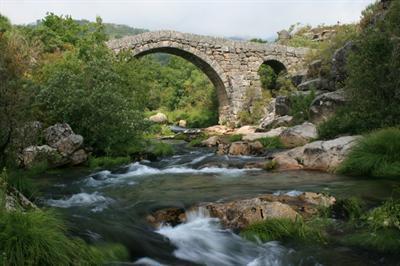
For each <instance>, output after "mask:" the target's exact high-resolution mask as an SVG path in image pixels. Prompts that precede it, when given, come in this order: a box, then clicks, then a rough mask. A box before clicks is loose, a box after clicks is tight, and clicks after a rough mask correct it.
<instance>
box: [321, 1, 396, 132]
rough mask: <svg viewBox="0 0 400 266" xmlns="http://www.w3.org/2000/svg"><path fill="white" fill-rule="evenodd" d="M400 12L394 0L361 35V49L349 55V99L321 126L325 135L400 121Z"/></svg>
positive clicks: (388, 125) (359, 46)
mask: <svg viewBox="0 0 400 266" xmlns="http://www.w3.org/2000/svg"><path fill="white" fill-rule="evenodd" d="M370 12H375V11H368V12H366V13H365V15H366V16H367V14H368V16H372V15H370ZM399 12H400V2H399V1H392V3H391V5H390V8H389V10H388V12H387V13H386V15H385V19H384V20H377V21H376V22H375V23H373V24H372V25H370V26H369V27H366V28H365V29H364V30H363V31H362V32H361V33H360V34H359V37H357V39H356V47H357V52H353V53H351V54H350V55H349V57H348V59H347V61H348V64H347V72H348V78H347V80H346V82H345V89H346V93H347V97H348V98H349V103H348V104H347V106H345V107H344V108H343V109H342V110H341V111H339V112H338V113H337V114H336V115H335V116H334V117H332V118H331V120H329V121H327V122H326V123H325V124H323V125H322V126H321V129H320V131H321V133H322V136H324V137H330V136H336V135H339V134H346V133H351V134H360V133H364V132H368V131H371V130H373V129H379V128H384V127H390V126H397V125H399V124H400V108H398V106H399V104H400V49H398V47H399V39H398V38H397V37H394V36H399V34H400V18H399V16H398V14H399ZM373 15H375V14H373ZM367 20H369V19H367ZM335 127H336V128H335Z"/></svg>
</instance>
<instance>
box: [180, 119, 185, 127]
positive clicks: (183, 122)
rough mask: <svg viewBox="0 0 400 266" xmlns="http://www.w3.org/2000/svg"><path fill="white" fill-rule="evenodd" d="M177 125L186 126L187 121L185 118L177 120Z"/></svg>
mask: <svg viewBox="0 0 400 266" xmlns="http://www.w3.org/2000/svg"><path fill="white" fill-rule="evenodd" d="M178 126H180V127H186V126H187V121H186V120H179V122H178Z"/></svg>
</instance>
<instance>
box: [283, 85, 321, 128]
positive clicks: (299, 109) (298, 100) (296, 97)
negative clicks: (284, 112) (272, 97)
mask: <svg viewBox="0 0 400 266" xmlns="http://www.w3.org/2000/svg"><path fill="white" fill-rule="evenodd" d="M314 99H315V90H311V92H310V93H309V94H300V93H297V94H291V95H290V96H289V101H290V111H289V115H291V116H293V118H294V120H295V121H296V123H297V124H300V123H303V122H304V121H308V120H309V119H310V106H311V103H312V101H313V100H314Z"/></svg>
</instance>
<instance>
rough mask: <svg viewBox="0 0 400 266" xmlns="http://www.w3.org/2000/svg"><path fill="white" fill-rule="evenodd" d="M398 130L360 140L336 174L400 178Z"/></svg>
mask: <svg viewBox="0 0 400 266" xmlns="http://www.w3.org/2000/svg"><path fill="white" fill-rule="evenodd" d="M399 151H400V129H398V128H387V129H382V130H379V131H376V132H373V133H371V134H369V135H367V136H365V137H364V138H363V139H361V140H360V141H359V142H358V143H357V144H356V145H355V146H354V147H353V148H352V150H351V151H350V153H349V155H348V156H347V158H346V159H345V161H344V162H343V163H342V164H341V165H340V167H339V169H338V172H339V173H344V174H349V175H356V176H374V177H400V152H399Z"/></svg>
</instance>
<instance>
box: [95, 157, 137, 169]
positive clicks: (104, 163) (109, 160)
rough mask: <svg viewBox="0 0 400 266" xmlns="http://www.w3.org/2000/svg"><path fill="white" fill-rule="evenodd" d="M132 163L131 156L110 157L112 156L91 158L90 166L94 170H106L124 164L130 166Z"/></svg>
mask: <svg viewBox="0 0 400 266" xmlns="http://www.w3.org/2000/svg"><path fill="white" fill-rule="evenodd" d="M130 162H131V158H130V157H129V156H125V157H110V156H101V157H94V156H93V157H90V158H89V161H88V164H89V167H90V168H92V169H96V168H106V169H109V168H111V167H115V166H120V165H124V164H128V163H130Z"/></svg>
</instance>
